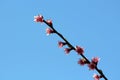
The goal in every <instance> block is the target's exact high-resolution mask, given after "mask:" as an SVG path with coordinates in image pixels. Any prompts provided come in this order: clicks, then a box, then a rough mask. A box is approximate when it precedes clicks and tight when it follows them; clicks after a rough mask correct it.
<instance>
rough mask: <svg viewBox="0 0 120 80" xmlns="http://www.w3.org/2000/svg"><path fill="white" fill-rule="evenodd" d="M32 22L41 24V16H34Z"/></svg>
mask: <svg viewBox="0 0 120 80" xmlns="http://www.w3.org/2000/svg"><path fill="white" fill-rule="evenodd" d="M34 21H35V22H41V23H42V22H43V16H42V15H38V16H34Z"/></svg>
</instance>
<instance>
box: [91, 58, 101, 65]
mask: <svg viewBox="0 0 120 80" xmlns="http://www.w3.org/2000/svg"><path fill="white" fill-rule="evenodd" d="M99 60H100V58H98V57H94V58H92V62H93V63H95V64H97V63H98V61H99Z"/></svg>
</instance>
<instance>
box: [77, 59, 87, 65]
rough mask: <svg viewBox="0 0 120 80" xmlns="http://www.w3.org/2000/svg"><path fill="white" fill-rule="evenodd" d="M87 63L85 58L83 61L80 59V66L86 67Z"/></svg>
mask: <svg viewBox="0 0 120 80" xmlns="http://www.w3.org/2000/svg"><path fill="white" fill-rule="evenodd" d="M86 63H87V62H86V60H85V59H84V58H82V59H79V61H78V64H80V65H82V66H83V65H85V64H86Z"/></svg>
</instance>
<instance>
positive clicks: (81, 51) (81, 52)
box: [75, 46, 84, 55]
mask: <svg viewBox="0 0 120 80" xmlns="http://www.w3.org/2000/svg"><path fill="white" fill-rule="evenodd" d="M75 50H76V52H77V53H78V54H79V55H80V54H83V53H84V50H83V48H81V47H79V46H76V47H75Z"/></svg>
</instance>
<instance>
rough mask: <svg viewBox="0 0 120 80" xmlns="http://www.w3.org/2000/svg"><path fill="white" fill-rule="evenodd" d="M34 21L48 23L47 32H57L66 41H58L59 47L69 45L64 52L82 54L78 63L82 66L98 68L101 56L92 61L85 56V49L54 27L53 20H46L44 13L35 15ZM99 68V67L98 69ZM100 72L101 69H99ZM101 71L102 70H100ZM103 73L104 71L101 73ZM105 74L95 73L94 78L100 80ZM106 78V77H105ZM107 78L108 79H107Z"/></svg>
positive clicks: (48, 33) (92, 68)
mask: <svg viewBox="0 0 120 80" xmlns="http://www.w3.org/2000/svg"><path fill="white" fill-rule="evenodd" d="M34 21H35V22H40V23H43V22H44V23H46V24H47V25H48V26H49V27H50V28H46V34H47V35H50V34H52V33H56V34H57V35H58V36H59V37H61V38H62V39H63V40H64V41H58V47H59V48H62V47H63V46H65V45H67V46H68V47H67V48H64V52H65V53H66V54H69V53H70V51H71V50H74V51H76V52H77V54H78V55H81V56H82V58H80V59H79V60H78V64H80V65H81V66H84V65H85V64H87V65H88V67H89V70H94V69H96V68H97V64H98V62H99V60H100V58H99V57H93V58H92V59H91V61H89V60H88V59H87V58H86V57H85V56H84V49H83V48H82V47H80V46H75V47H73V46H72V45H71V44H70V43H69V42H68V41H67V40H66V39H65V38H64V37H63V36H62V35H61V34H60V33H58V32H57V31H56V30H55V29H54V28H53V23H52V20H51V19H49V20H44V18H43V16H42V15H38V16H34ZM96 70H97V69H96ZM98 72H99V71H98ZM99 73H100V72H99ZM100 74H102V75H103V73H100ZM102 77H103V76H101V75H97V74H94V75H93V78H94V80H99V79H100V78H102ZM104 78H105V79H106V77H104ZM106 80H107V79H106Z"/></svg>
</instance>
